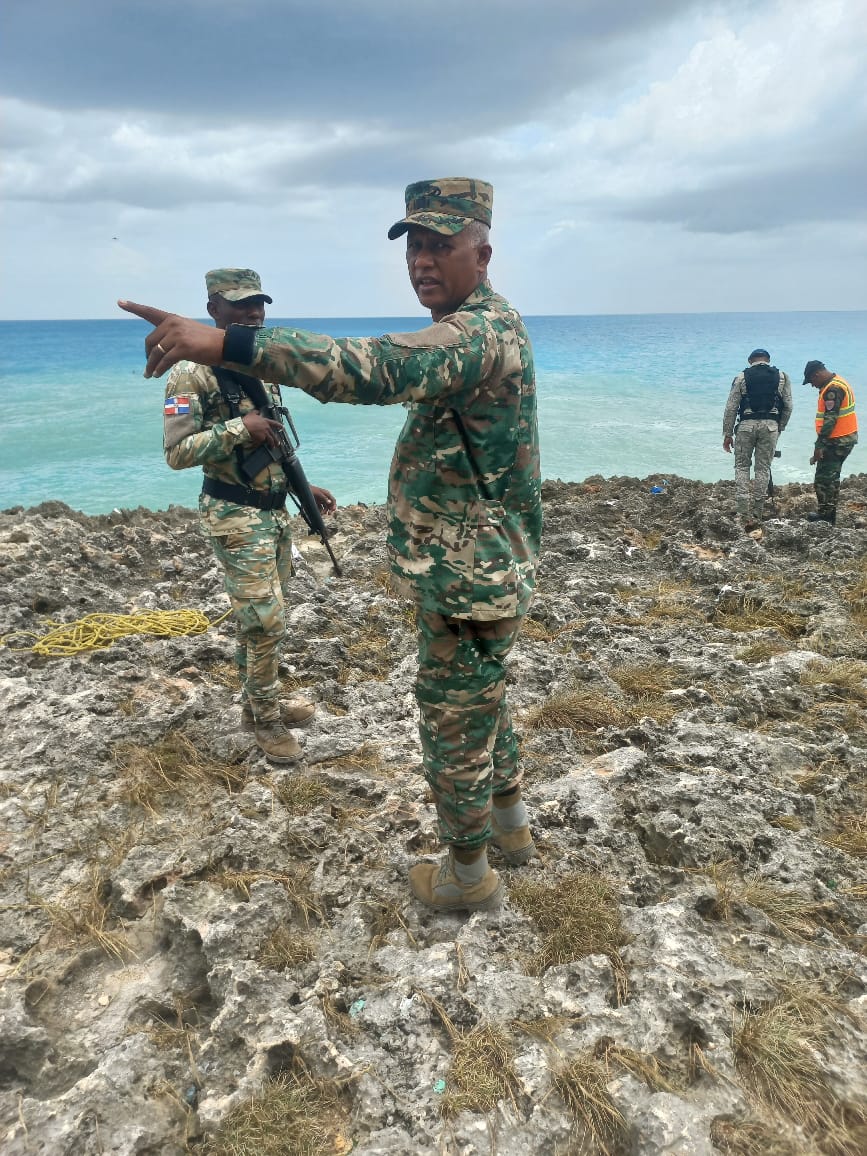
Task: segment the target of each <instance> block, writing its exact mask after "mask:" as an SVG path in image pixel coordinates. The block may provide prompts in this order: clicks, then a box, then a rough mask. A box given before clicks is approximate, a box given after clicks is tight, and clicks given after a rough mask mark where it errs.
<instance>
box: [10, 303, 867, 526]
mask: <svg viewBox="0 0 867 1156" xmlns="http://www.w3.org/2000/svg"><path fill="white" fill-rule="evenodd" d="M526 322H527V326H528V329H529V331H530V335H531V337H532V339H533V347H534V350H535V355H536V368H537V381H538V390H539V423H540V436H541V445H542V474H543V477H546V478H562V479H564V480H567V481H581V480H583V479H584V478H586V477H589V476H590V475H591V474H602V475H604V476H606V477H610V476H613V475H628V476H631V477H639V478H644V477H647V476H648V475H650V474H663V475H668V474H672V475H677V476H680V477H686V478H695V479H699V480H703V481H718V480H719V479H721V478H731V477H733V470H734V466H733V461H732V458H731V456H730V455H728V454H724V453H723V451H722V445H721V443H722V413H723V407H724V405H725V401H726V397H727V395H728V390H729V386H730V384H731V380H732V378H733V377H734V375H735V373H737V372H738V370H740V369H742V368H743V366H744V365H745V364H746V357H747V354H748V353H749V352H750V350H752V349H754V348H755V347H756V346H763V347H764V348H766V349H769V350H770V352H771V354H772V361H773V362H774V364H776V365H778V366H779V367H780V368H781V369H785V370H786V371H787V372H788V373H789V376H790V377H791V378H792V383H793V394H794V402H795V412H794V415H793V417H792V420H791V422H790V424H789V428H788V429H787V431H786V433H785V434H784V435H783V437H782V438H781V439H780V443H779V447H778V448H779V449H780V450H781V451H782V456H781V458H780V459H779V460H778V461H777V462H775V464H774V480H775V482H777V483H783V482H789V481H809V480H810V479H811V478H812V474H813V471H812V468H811V467H810V466H809V464H808V460H809V457H810V453H811V447H812V440H813V415H814V413H815V399H816V393H815V391H814V390H812V389H811V388H810V387H809V386H802V385H801V380H802V370H803V367H804V364H805V362H806V361H808V360H809V359H810V358H813V357H817V358H819V359H820V360H822V361H824V362H825V364H826V365H827V366H828V368H829V369H833V370H835V371H837V372H839V373H841V374H842V375H843V376H844V377H846V378H847V379H848V380H849V382H850V383H851V384H852V386H853V387H854V389H855V394H856V398H857V399H858V401H859V403H860V410H861V421H862V430H864V429H865V428H867V312H839V313H830V312H824V313H716V314H655V315H651V314H642V315H630V316H592V317H527V318H526ZM269 323H270V324H275V325H277V324H293V325H299V326H302V327H304V328H308V329H314V330H316V331H318V332H324V333H329V334H331V335H332V336H335V337H352V336H363V335H368V334H381V333H388V332H401V331H407V330H413V329H419V328H421V327H422V326H423V325H424V323H425V322H424V319H423V318H420V317H414V318H407V317H402V318H401V317H383V318H370V317H366V318H293V319H281V318H269ZM148 329H149V327H148V326H147V325H145V323H144V322H140V321H138V320H136V319H126V318H119V319H117V320H109V321H5V322H0V398H2V407H3V408H2V413H3V420H2V422H0V509H5V508H7V507H9V506H12V505H24V506H31V505H35V504H37V503H39V502H42V501H47V500H49V499H58V500H61V501H64V502H66V503H67V504H68V505H69V506H72V507H73V508H74V509H78V510H82V511H84V512H85V513H89V514H97V513H105V512H107V511H109V510H112V509H114V508H115V507H136V506H146V507H148V508H150V509H154V510H159V509H165V508H166V507H167V506H169V505H171V504H176V505H184V506H194V505H195V504H196V496H197V493H198V491H199V488H200V486H201V471H200V470H187V471H183V472H181V473H175V472H174V471H172V470H170V469H169V468H168V467H167V466H166V464H165V461H164V459H163V455H162V399H163V381H162V380H159V381H157V380H153V381H146V380H145V379H144V378H143V377H142V369H143V366H144V353H143V339H144V335H145V333H146V332H148ZM284 394H285V399H286V402H287V404H288V406H289V407H290V409H291V411H292V414H293V417H294V419H295V424H296V426H297V428H298V432H299V434H300V436H301V447H300V449H299V457H300V459H301V461H302V463H303V465H304V468H305V471H306V473H307V476H308V478H309V479H310V480H311V481H312V482H314V483H316V484H319V485H323V486H326V487H327V488H329V489H330V490H332V491H333V492H334V494H335V495H336V497H337V499H338V501H339V502H340V503H341V504H347V503H351V502H357V501H363V502H381V501H383V500H384V499H385V492H386V476H387V473H388V465H389V461H390V458H391V450H392V447H393V445H394V440H395V437H396V435H397V432H398V430H399V429H400V426H401V425H402V422H403V417H404V410H403V408H402V407H401V406H388V407H385V406H370V407H363V406H349V405H329V406H323V405H320V404H319V403H318V402H315V401H313V400H312V399H311V398H308V397H307V396H306V395H304V394H302V393H300V392H299V391H297V390H285V391H284ZM862 454H863V455H864V458H863V462H864V464H863V465H862V462H861V456H862ZM865 469H867V434H865V435H863V440H862V446H859V447H858V449H856V451H855V453H854V454H853V455H852V457H851V458H850V459H849V463H847V472H861V471H863V470H865Z"/></svg>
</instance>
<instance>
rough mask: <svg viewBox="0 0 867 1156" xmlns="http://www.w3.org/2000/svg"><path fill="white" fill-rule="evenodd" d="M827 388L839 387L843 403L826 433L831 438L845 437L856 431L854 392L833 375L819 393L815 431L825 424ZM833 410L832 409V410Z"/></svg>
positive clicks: (840, 378)
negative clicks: (828, 432)
mask: <svg viewBox="0 0 867 1156" xmlns="http://www.w3.org/2000/svg"><path fill="white" fill-rule="evenodd" d="M829 389H839V390H841V391H842V393H843V404H842V405H841V406H840V408H839V409H838V410H837V421H836V423H835V425H834V428H833V429H832V430H831V432H830V434H829V435H828V436H829V437H831V438H841V437H845V435H846V434H853V433H857V432H858V418H857V417H856V416H855V394H854V393H853V391H852V386H851V385H850V384H849V382H848V381H846V380H845V379H844V378H842V377H833V378H832V379H831V380H830V381H829V382H828V384H827V385H826V386H824V387H823V388H822V390H821V392H820V393H819V408H818V409H817V410H816V433H817V434H820V433H821V432H822V426H823V425H824V424H825V394H826V393H827V392H828V390H829ZM832 412H833V411H832Z"/></svg>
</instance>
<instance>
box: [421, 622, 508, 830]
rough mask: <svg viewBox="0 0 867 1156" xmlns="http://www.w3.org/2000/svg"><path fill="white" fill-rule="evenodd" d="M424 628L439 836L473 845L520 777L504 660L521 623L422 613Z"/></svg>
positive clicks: (425, 724) (425, 747)
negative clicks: (497, 800) (497, 799)
mask: <svg viewBox="0 0 867 1156" xmlns="http://www.w3.org/2000/svg"><path fill="white" fill-rule="evenodd" d="M417 625H418V643H419V646H418V652H419V668H418V676H417V678H416V684H415V696H416V701H417V702H418V707H419V735H420V738H421V745H422V754H423V761H424V773H425V778H426V779H427V782H428V784H429V786H430V789H431V792H432V794H433V797H434V802H435V803H436V809H437V818H438V825H439V836H440V840H441V841H442V842H443V843H448V844H455V845H457V846H459V847H461V848H463V849H465V850H472V849H474V848H476V847H482V846H484V845H485V843H486V842H487V841H488V839H489V838H490V835H491V796H492V795H500V794H503V793H504V792H505V791H508V790H511V789H512V788H513V787H517V786H519V785H520V782H521V772H520V770H519V767H518V744H517V741H516V739H515V735H514V732H513V730H512V719H511V715H510V712H509V707H508V703H507V701H506V670H505V665H504V664H505V659H506V656H507V655H508V653H509V651H510V650H511V649H512V647H513V645H514V643H515V640H516V639H517V637H518V633H519V631H520V627H521V620H520V619H519V618H501V619H498V620H497V621H488V622H466V621H464V620H462V619H447V618H444V617H443V616H442V615H441V614H434V613H429V612H419V614H418V618H417Z"/></svg>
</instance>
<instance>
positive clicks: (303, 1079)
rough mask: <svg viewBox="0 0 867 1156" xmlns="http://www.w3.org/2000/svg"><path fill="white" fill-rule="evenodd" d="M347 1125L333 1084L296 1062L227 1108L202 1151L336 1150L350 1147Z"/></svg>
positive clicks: (276, 1154) (272, 1155)
mask: <svg viewBox="0 0 867 1156" xmlns="http://www.w3.org/2000/svg"><path fill="white" fill-rule="evenodd" d="M346 1125H347V1120H346V1115H345V1113H344V1111H343V1108H342V1106H341V1103H340V1095H339V1090H338V1088H337V1085H336V1084H335V1083H334V1082H333V1081H331V1080H321V1079H315V1078H314V1077H313V1076H311V1075H310V1073H309V1072H307V1071H306V1070H304V1069H303V1068H301V1069H298V1070H294V1071H292V1072H286V1073H283V1074H281V1075H279V1076H277V1077H276V1078H275V1079H274V1080H271V1081H270V1082H269V1083H267V1084H265V1085H264V1087H263V1088H262V1089H261V1090H260V1091H259V1092H258V1094H257V1095H255V1096H253V1097H252V1098H251V1099H250V1100H249V1101H247V1103H245V1104H241V1105H239V1106H238V1107H237V1108H235V1109H234V1111H232V1112H230V1113H229V1115H228V1116H227V1117H226V1118H225V1120H223V1122H222V1123H221V1124H220V1127H219V1129H218V1131H217V1133H216V1134H215V1135H214V1136H213V1138H212V1139H211V1140H210V1141H208V1142H207V1143H206V1144H205V1147H204V1150H203V1156H340V1154H342V1153H348V1152H349V1151H351V1148H352V1142H351V1141H350V1140H349V1139H348V1138H347V1136H346V1132H345V1129H346Z"/></svg>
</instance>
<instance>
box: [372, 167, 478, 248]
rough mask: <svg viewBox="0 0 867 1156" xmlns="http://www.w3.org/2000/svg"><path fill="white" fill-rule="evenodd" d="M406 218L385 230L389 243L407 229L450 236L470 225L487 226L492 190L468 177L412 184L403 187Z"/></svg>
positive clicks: (445, 178) (443, 178) (446, 178)
mask: <svg viewBox="0 0 867 1156" xmlns="http://www.w3.org/2000/svg"><path fill="white" fill-rule="evenodd" d="M405 195H406V216H405V217H403V218H402V220H400V221H397V222H395V224H393V225H392V226H391V228H390V229H389V230H388V239H389V240H390V241H393V240H394V239H395V238H396V237H399V236H400V235H401V233H405V232H406V231H407V229H408V228H409V227H410V225H419V226H420V227H421V228H423V229H432V230H433V231H434V232H435V233H444V234H447V235H452V236H453V235H454V234H455V233H460V231H461V230H462V229H465V228H466V227H467V225H468V224H469V223H470V221H481V222H482V224H483V225H490V223H491V206H492V205H493V203H494V190H493V189H492V188H491V186H490V185H489V184H488V182H487V181H476V180H473V179H472V178H470V177H442V178H440V179H439V180H435V181H416V182H415V184H413V185H407V187H406V194H405Z"/></svg>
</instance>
